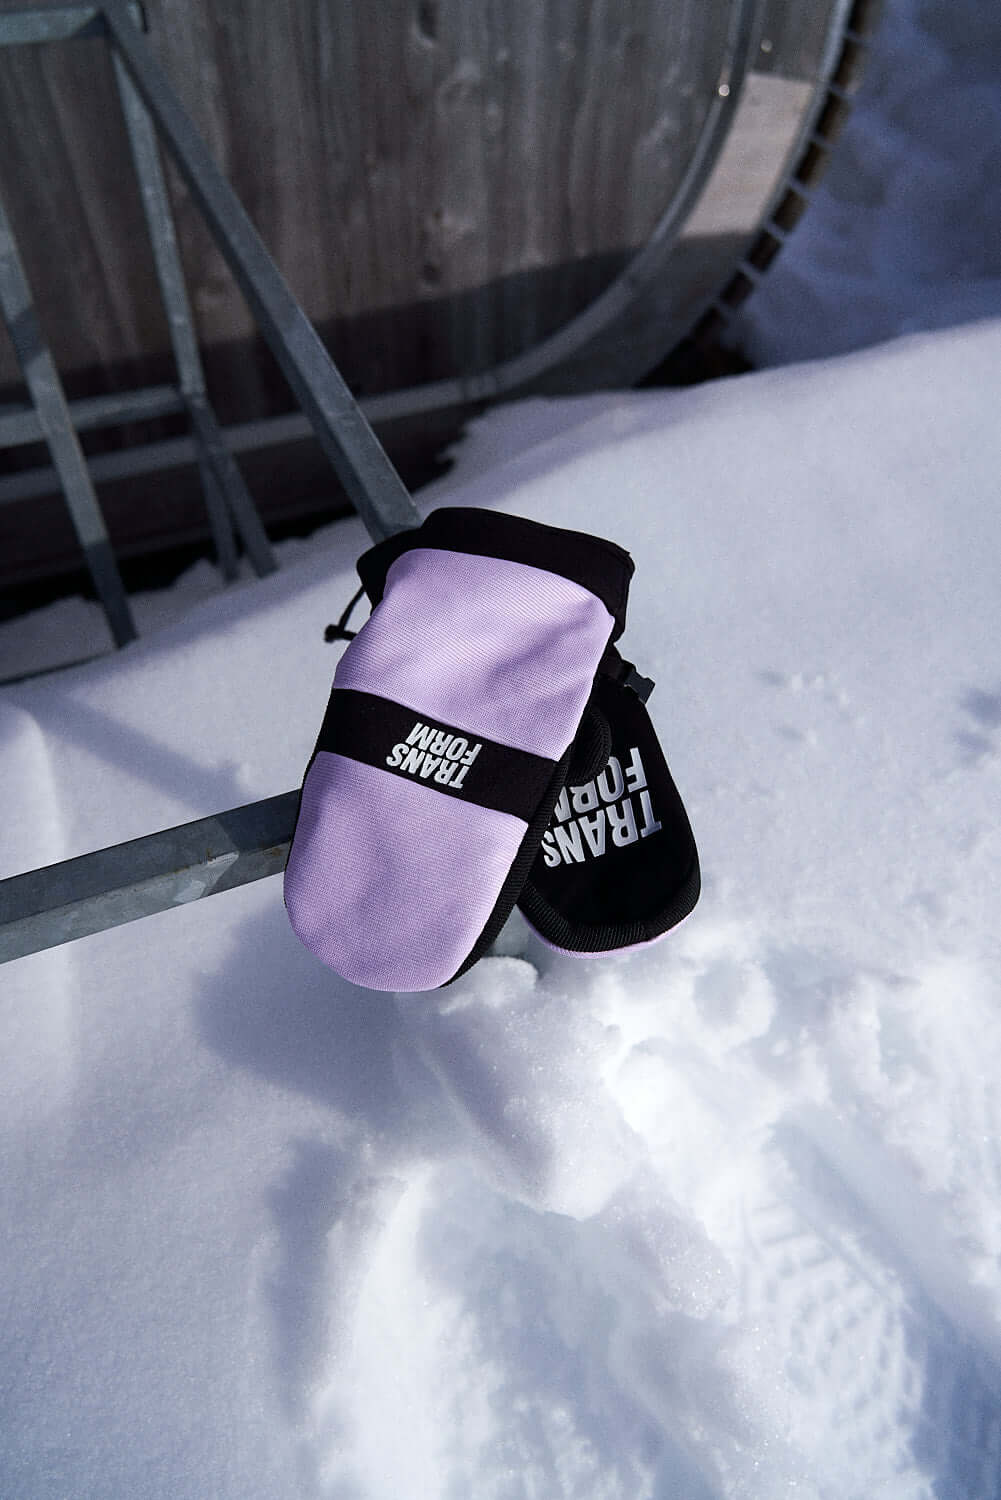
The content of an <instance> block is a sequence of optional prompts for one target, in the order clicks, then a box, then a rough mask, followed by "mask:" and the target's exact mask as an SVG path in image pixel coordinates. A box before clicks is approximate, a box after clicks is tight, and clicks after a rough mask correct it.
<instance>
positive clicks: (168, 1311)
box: [0, 321, 1001, 1500]
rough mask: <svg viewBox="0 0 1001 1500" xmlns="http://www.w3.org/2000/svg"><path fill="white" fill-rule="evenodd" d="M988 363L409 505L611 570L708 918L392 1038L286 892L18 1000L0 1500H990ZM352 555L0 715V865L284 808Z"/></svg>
mask: <svg viewBox="0 0 1001 1500" xmlns="http://www.w3.org/2000/svg"><path fill="white" fill-rule="evenodd" d="M999 360H1001V321H998V322H989V323H984V324H980V325H976V326H973V327H970V328H966V329H962V330H959V331H953V332H948V333H939V334H936V335H921V336H915V337H913V338H910V339H903V340H899V341H896V342H895V343H892V344H890V345H887V346H885V347H883V348H880V349H877V350H873V351H867V352H865V353H863V354H856V355H852V356H848V357H846V358H843V359H841V360H833V361H828V362H825V363H816V364H812V365H805V366H801V367H795V368H792V369H788V370H774V371H767V372H764V373H760V374H757V375H753V376H746V377H742V378H740V379H737V380H731V381H726V382H721V383H718V384H715V385H711V386H703V387H699V388H696V389H692V390H690V391H685V392H666V393H665V392H644V393H641V394H626V395H619V396H615V395H612V396H601V397H593V398H587V399H585V400H582V401H577V402H574V401H561V402H543V401H539V402H533V403H528V404H527V405H522V406H520V407H512V408H509V409H506V410H500V411H497V412H495V413H493V414H492V415H491V416H489V417H488V418H486V419H484V420H483V421H482V422H480V423H479V424H477V426H475V427H474V429H473V430H472V432H471V434H470V437H469V439H468V440H467V442H466V443H465V444H464V445H463V449H462V452H461V454H460V459H459V463H458V466H457V469H456V470H455V472H454V473H453V474H452V475H450V476H449V478H448V479H447V480H446V481H443V482H442V483H440V484H439V485H437V486H436V487H435V488H434V489H433V490H432V491H429V492H426V496H425V498H426V500H427V503H428V504H439V503H443V502H448V503H455V502H456V501H461V502H462V503H468V504H474V505H489V506H496V507H499V508H501V509H504V510H510V511H513V512H516V513H519V514H524V515H529V516H535V517H537V518H539V519H543V520H546V521H549V522H552V523H554V524H557V525H572V526H585V527H588V528H591V529H593V530H595V531H597V532H599V533H604V534H606V535H610V536H613V537H615V539H616V540H618V541H619V542H621V543H623V544H624V545H625V546H627V547H628V548H629V549H630V551H631V552H632V553H633V554H634V556H635V557H636V559H637V562H638V569H637V577H636V580H635V583H634V586H633V590H632V596H631V604H630V620H629V624H628V626H627V633H626V637H625V642H626V645H627V647H628V650H629V651H630V653H632V654H634V655H635V657H636V659H637V660H638V661H639V663H640V664H641V666H642V669H643V670H644V671H647V672H649V673H651V674H652V675H653V676H654V677H655V678H656V680H657V683H658V687H657V691H656V693H655V694H654V697H653V699H652V700H651V708H652V712H653V715H654V718H655V720H656V722H657V724H658V726H659V728H660V730H661V733H662V736H663V739H664V741H665V745H666V748H667V753H668V758H669V760H670V762H671V765H672V769H673V771H674V773H675V776H676V779H677V781H678V783H679V786H680V788H681V790H682V793H683V795H684V796H685V798H686V800H687V802H688V805H689V809H690V812H691V816H692V821H693V825H694V828H695V831H696V836H697V838H698V840H699V844H700V849H701V854H702V860H703V867H704V873H705V892H704V895H703V898H702V902H701V903H700V905H699V907H698V908H697V909H696V911H695V913H694V914H693V915H692V917H691V918H689V919H688V921H687V922H686V923H685V924H683V926H682V927H681V928H680V929H678V930H677V931H676V932H675V933H674V934H673V935H671V936H669V937H668V938H667V939H666V940H665V941H664V942H662V943H661V944H659V945H656V946H654V947H653V948H650V949H647V950H644V951H642V952H638V953H635V954H631V955H626V956H623V957H620V958H617V959H579V960H575V959H571V958H568V957H564V956H560V955H557V954H554V953H552V952H550V951H548V950H546V949H545V948H543V946H542V945H541V944H540V943H539V942H538V941H537V940H535V939H534V938H532V937H531V935H530V934H529V933H528V932H527V929H525V927H524V924H520V923H519V922H518V921H515V922H513V923H512V924H509V927H508V929H507V930H506V932H505V934H504V937H503V939H502V945H501V946H502V952H501V954H499V955H498V956H495V957H490V958H488V959H485V960H484V961H482V962H481V963H480V964H479V965H478V966H477V967H476V968H475V969H474V970H473V971H471V973H470V974H469V975H467V976H466V977H465V978H464V979H463V980H461V981H460V982H458V983H457V984H455V985H454V986H452V987H450V988H448V989H446V990H444V991H440V992H435V993H431V994H424V995H415V996H407V995H401V996H395V997H394V996H386V995H381V994H376V993H372V992H366V991H363V990H360V989H357V988H354V987H352V986H351V985H349V984H347V983H345V982H343V981H341V980H339V979H338V978H336V977H335V976H334V975H332V974H331V973H330V972H329V971H327V970H326V969H324V968H323V967H322V966H321V965H320V964H318V963H317V962H316V961H315V960H314V959H313V958H312V957H311V956H310V955H309V954H308V953H307V952H305V951H304V950H303V949H302V948H301V947H300V946H299V944H298V943H297V941H296V940H295V938H294V936H293V935H292V933H291V930H290V928H289V927H288V924H287V921H286V918H285V914H284V909H283V906H282V900H281V889H280V883H279V882H278V881H277V880H268V881H262V882H260V883H258V884H255V885H253V886H250V887H246V888H244V889H242V890H238V891H235V892H231V893H228V894H226V895H222V896H215V897H212V898H211V899H210V900H205V901H195V902H192V904H191V905H188V906H185V907H182V908H180V909H177V910H174V911H171V912H168V913H164V914H163V915H161V916H158V917H154V918H149V919H147V920H145V921H142V922H139V923H135V924H133V925H131V926H128V927H124V928H119V929H116V930H114V931H110V932H106V933H103V934H99V935H96V936H94V937H91V938H87V939H85V940H83V941H80V942H77V943H75V944H73V945H70V946H68V947H65V948H62V949H57V950H53V951H50V952H48V953H43V954H39V955H36V956H34V957H31V958H28V959H24V960H21V961H19V962H18V963H16V964H11V965H8V966H7V967H5V968H4V970H3V979H2V984H3V1009H2V1027H3V1033H2V1034H3V1048H2V1052H0V1078H2V1087H0V1114H2V1138H3V1141H4V1163H3V1172H2V1178H0V1193H2V1209H0V1226H2V1230H0V1232H2V1235H3V1251H2V1262H0V1263H2V1267H3V1271H2V1276H3V1290H4V1308H5V1312H4V1323H3V1332H2V1335H0V1338H2V1348H3V1356H2V1364H0V1368H2V1369H3V1371H4V1379H3V1382H2V1397H0V1400H2V1406H3V1415H2V1418H0V1431H2V1433H3V1441H2V1445H0V1494H2V1495H3V1496H4V1497H5V1500H29V1497H30V1500H36V1497H40V1496H50V1495H63V1494H65V1495H72V1496H74V1497H88V1500H89V1497H98V1496H100V1497H102V1500H103V1497H108V1496H114V1497H125V1496H135V1495H142V1496H158V1497H159V1496H163V1497H167V1496H170V1497H172V1500H182V1497H192V1500H195V1497H198V1500H203V1497H206V1496H212V1497H216V1500H229V1497H233V1500H237V1497H239V1500H253V1497H258V1496H260V1497H262V1500H263V1497H268V1500H274V1497H277V1496H280V1497H292V1496H296V1497H298V1496H305V1497H311V1496H324V1497H336V1500H348V1497H352V1500H362V1497H364V1500H377V1497H378V1500H399V1497H401V1496H406V1497H410V1496H415V1497H418V1496H419V1497H425V1496H426V1497H434V1500H437V1497H452V1496H455V1497H464V1496H477V1497H489V1500H493V1497H496V1500H501V1497H504V1500H508V1497H545V1500H549V1497H563V1496H575V1497H576V1496H580V1497H588V1500H590V1497H600V1500H620V1497H621V1500H639V1497H644V1496H651V1497H653V1496H656V1497H664V1500H666V1497H668V1496H671V1497H683V1500H689V1497H690V1500H705V1497H710V1496H713V1497H715V1496H747V1497H755V1500H771V1497H773V1496H775V1497H777V1496H788V1495H791V1494H795V1495H798V1496H811V1497H812V1496H817V1497H820V1496H823V1497H825V1500H826V1497H830V1500H853V1497H858V1500H863V1497H865V1500H869V1497H872V1496H875V1495H878V1496H887V1497H891V1496H892V1497H894V1500H904V1497H907V1500H912V1497H913V1500H917V1497H931V1496H938V1497H942V1496H994V1495H996V1494H997V1485H998V1476H999V1472H1001V1260H999V1255H1001V1153H999V1144H998V1143H999V1127H1001V1011H999V1007H998V979H997V976H998V972H999V958H1001V953H999V930H1001V922H999V918H1001V910H999V898H998V885H999V874H1001V837H999V831H998V817H997V813H998V785H999V776H998V771H999V765H1001V659H999V651H998V641H999V640H1001V597H999V590H998V577H999V571H1001V555H999V554H1001V526H999V522H998V513H997V477H996V476H997V473H998V470H999V467H1001V431H999V428H998V424H997V422H996V397H995V390H994V387H995V376H996V370H997V368H998V362H999ZM944 393H949V394H948V396H947V397H946V396H945V395H944ZM512 453H514V454H515V455H516V456H514V457H507V458H504V457H503V455H510V454H512ZM362 543H363V537H362V532H361V528H360V526H359V525H358V524H357V523H354V522H352V523H348V524H347V525H342V526H337V527H334V528H331V529H330V530H329V531H328V532H327V533H325V534H323V535H322V536H320V537H318V538H316V539H314V541H313V542H311V543H310V544H308V545H307V544H302V543H295V544H289V545H287V546H286V547H284V548H283V549H282V552H283V559H282V560H283V567H282V569H281V571H280V572H279V573H278V574H277V575H274V576H273V577H271V578H268V579H266V580H264V581H260V582H258V581H251V582H247V583H244V584H241V585H238V586H236V587H235V588H233V589H230V590H228V591H224V592H219V593H217V594H216V595H215V596H213V597H211V598H209V599H206V600H205V601H204V602H202V603H201V604H199V605H197V606H195V607H194V608H191V609H190V610H189V611H188V613H187V614H186V616H185V618H183V619H181V620H179V621H177V622H175V623H174V624H172V625H168V626H165V627H163V628H161V629H159V630H157V631H155V632H154V633H152V634H151V635H150V636H148V637H147V638H146V639H144V640H143V641H142V642H140V643H138V644H137V645H135V646H132V647H130V648H128V649H127V650H125V651H123V652H120V653H118V654H117V655H115V656H112V657H109V658H108V659H107V660H105V661H102V662H99V663H96V664H93V665H91V666H88V667H82V668H78V669H75V670H69V671H65V672H62V673H59V674H56V675H53V676H51V677H47V678H41V679H38V680H36V681H34V682H31V683H26V684H23V685H21V686H18V687H15V688H8V689H6V690H5V691H4V692H3V694H2V695H0V735H2V744H3V751H2V755H3V765H4V770H5V799H4V802H5V820H6V829H7V834H6V838H5V840H4V851H3V862H4V868H3V871H2V873H4V874H8V873H13V872H15V871H17V870H19V869H23V868H28V867H31V866H33V865H37V864H40V863H43V862H45V861H49V860H55V859H59V858H61V857H65V856H69V855H72V854H76V853H80V852H82V851H84V850H87V849H90V848H94V847H98V846H101V845H103V844H107V843H111V842H115V841H118V840H121V839H127V838H130V837H133V836H135V835H138V834H141V833H144V832H147V831H150V830H152V829H153V828H156V827H164V826H168V825H170V824H172V823H176V822H180V821H184V820H187V819H189V818H194V817H198V816H200V815H203V814H206V813H209V812H213V811H216V810H218V809H220V808H223V807H228V806H232V805H235V804H237V803H240V802H245V801H248V800H251V799H253V798H258V797H265V796H268V795H270V794H272V793H275V792H280V791H285V790H287V789H288V788H289V787H290V786H293V785H295V784H296V782H297V781H298V780H299V778H300V776H301V772H302V768H303V766H304V764H305V761H306V758H307V757H308V754H309V751H310V749H311V746H312V742H313V738H314V735H315V732H316V727H317V724H318V720H319V717H320V715H321V714H322V708H323V705H324V702H325V698H326V692H327V686H328V682H329V677H330V674H331V670H332V663H333V660H334V655H335V652H336V651H337V650H338V649H340V648H337V647H328V646H326V645H324V643H323V641H322V631H323V627H324V625H325V624H326V622H327V620H328V619H330V618H333V617H336V615H337V614H338V613H339V612H340V609H341V607H342V604H343V601H344V600H345V599H346V598H347V597H349V595H350V594H351V593H352V592H353V587H354V583H353V572H352V566H353V560H354V557H355V555H356V554H357V552H358V551H359V550H360V548H361V546H362Z"/></svg>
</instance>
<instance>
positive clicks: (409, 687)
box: [334, 547, 614, 760]
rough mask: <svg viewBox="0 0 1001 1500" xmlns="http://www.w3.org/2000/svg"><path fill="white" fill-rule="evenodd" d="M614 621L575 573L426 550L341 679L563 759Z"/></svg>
mask: <svg viewBox="0 0 1001 1500" xmlns="http://www.w3.org/2000/svg"><path fill="white" fill-rule="evenodd" d="M613 624H614V621H613V619H612V616H611V615H610V614H609V613H608V610H607V609H606V608H605V606H604V605H603V604H602V603H601V601H600V600H599V599H597V598H596V597H595V595H594V594H592V593H591V592H590V591H589V590H588V589H585V588H582V587H581V586H580V584H577V583H572V582H571V581H570V579H568V578H561V577H559V576H558V575H557V574H555V573H549V572H546V571H545V569H542V568H531V567H528V566H527V565H526V564H525V563H516V562H508V561H506V560H505V559H502V558H496V557H480V556H477V555H474V554H472V553H467V552H445V551H440V550H438V549H437V548H421V547H418V548H415V549H414V550H413V551H410V552H406V553H404V554H403V556H402V557H399V558H397V560H396V562H395V563H393V565H392V567H391V568H390V570H389V573H388V574H387V583H386V594H385V597H384V599H383V601H382V603H381V604H379V605H378V606H377V607H376V608H375V609H374V610H373V611H372V616H371V619H370V620H369V621H368V623H367V624H366V626H365V628H364V630H363V631H362V632H361V633H360V634H359V636H358V639H357V640H355V641H353V642H352V644H351V645H350V647H349V648H348V650H347V651H346V652H345V653H344V655H343V656H342V657H341V660H340V663H339V664H338V667H337V672H336V674H335V677H334V682H335V685H336V686H337V687H339V688H355V689H357V690H359V691H361V692H366V693H378V694H379V695H380V696H381V697H383V698H392V699H393V700H394V701H395V702H396V703H402V704H404V705H405V706H406V707H407V708H412V709H413V710H414V712H415V713H417V714H421V715H423V716H425V717H426V718H428V719H440V720H441V721H442V722H443V723H445V724H451V725H455V726H457V727H460V728H463V729H468V730H471V731H473V732H474V733H476V734H481V735H487V736H488V737H489V738H490V739H492V740H498V741H500V743H501V744H505V745H515V746H517V747H518V748H519V749H522V750H530V751H532V752H533V753H534V754H536V755H545V756H548V757H549V759H550V760H559V758H560V756H561V755H562V754H563V752H564V751H565V750H566V748H567V746H568V745H569V743H570V741H571V740H572V739H573V737H574V734H575V733H576V730H577V726H578V724H579V722H580V718H581V715H582V714H583V712H584V707H585V704H586V703H587V699H588V695H589V694H590V691H591V686H592V683H593V680H594V673H595V670H596V668H597V665H598V661H599V660H600V658H601V654H602V652H603V650H604V648H605V646H606V644H607V642H608V638H609V636H610V634H611V631H612V627H613Z"/></svg>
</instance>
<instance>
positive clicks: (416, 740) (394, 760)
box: [386, 719, 483, 792]
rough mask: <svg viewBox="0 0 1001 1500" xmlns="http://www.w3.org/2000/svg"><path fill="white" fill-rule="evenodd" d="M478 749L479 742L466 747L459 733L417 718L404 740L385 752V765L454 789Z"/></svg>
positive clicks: (464, 775)
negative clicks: (450, 731) (438, 727)
mask: <svg viewBox="0 0 1001 1500" xmlns="http://www.w3.org/2000/svg"><path fill="white" fill-rule="evenodd" d="M482 749H483V746H482V745H481V744H475V745H473V746H472V747H471V748H470V744H469V741H468V740H467V739H464V738H463V736H462V735H461V734H450V733H449V732H448V730H446V729H437V728H435V726H434V725H433V724H423V723H422V722H421V720H420V719H418V720H417V722H416V723H415V725H414V727H413V729H411V731H410V733H409V734H408V735H407V738H406V743H401V744H398V745H394V746H393V748H392V750H391V751H390V753H389V754H388V755H387V756H386V765H387V766H392V767H393V768H394V769H398V770H400V771H406V772H407V773H408V775H410V776H419V777H420V779H421V780H422V781H431V780H433V781H434V782H435V783H436V784H437V785H438V786H447V787H449V788H450V789H451V790H452V791H455V792H457V791H458V790H459V789H460V788H461V786H462V783H463V781H465V779H466V772H467V771H468V770H469V768H470V766H471V765H472V764H473V761H474V760H475V759H476V757H477V756H478V755H479V753H480V751H481V750H482Z"/></svg>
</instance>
